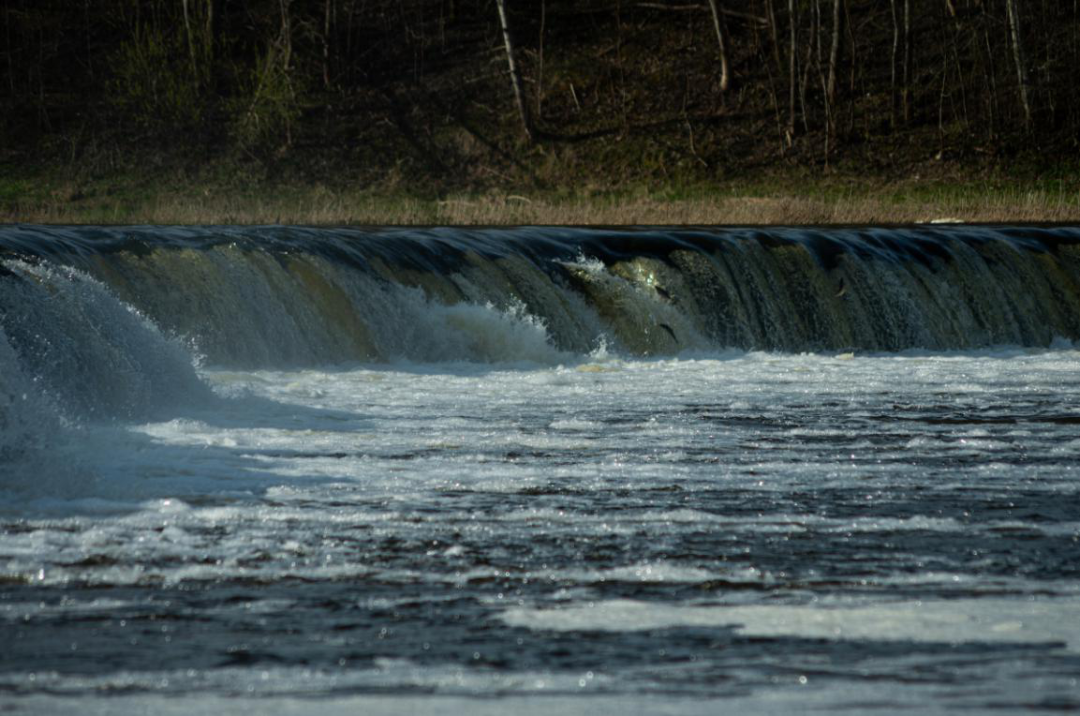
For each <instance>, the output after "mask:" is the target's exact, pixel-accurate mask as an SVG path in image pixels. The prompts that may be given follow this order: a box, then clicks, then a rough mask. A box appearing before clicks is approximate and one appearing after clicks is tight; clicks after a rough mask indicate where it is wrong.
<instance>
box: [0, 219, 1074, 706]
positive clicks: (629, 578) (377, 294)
mask: <svg viewBox="0 0 1080 716" xmlns="http://www.w3.org/2000/svg"><path fill="white" fill-rule="evenodd" d="M1078 339H1080V228H1063V227H1056V228H1051V227H930V226H925V227H906V228H888V229H886V228H881V229H866V228H863V229H859V228H830V229H825V228H819V229H795V228H778V229H751V228H724V229H706V228H700V229H689V228H687V229H658V228H653V229H569V228H518V229H451V228H442V229H404V228H401V229H329V228H328V229H314V228H293V227H261V228H259V227H251V228H238V227H201V228H200V227H186V228H179V227H126V228H102V227H82V228H74V227H31V226H26V227H23V226H11V227H0V642H2V643H3V648H0V712H7V711H13V712H18V713H43V714H64V713H71V714H79V716H86V714H109V716H116V715H117V714H134V713H178V714H179V713H183V714H192V713H218V712H229V713H233V712H237V713H239V712H243V713H259V714H270V715H271V716H300V715H301V714H304V715H306V714H308V713H310V712H311V711H312V709H314V710H316V711H319V712H320V713H323V712H326V713H388V714H407V713H476V714H485V713H490V714H496V713H498V714H502V713H506V712H513V713H522V714H529V713H553V712H558V713H561V714H567V715H568V716H586V715H588V716H599V715H601V714H612V715H617V716H629V715H630V714H653V713H668V714H687V715H691V714H693V715H695V716H696V715H697V714H712V713H724V712H726V711H732V710H738V711H739V712H740V713H744V714H747V715H748V716H750V715H753V716H757V715H758V714H777V713H782V714H787V713H792V712H799V711H805V710H807V709H810V708H813V709H815V710H818V711H821V712H822V713H840V712H850V711H854V712H859V713H862V712H864V711H867V710H869V709H871V708H873V709H875V710H881V711H885V712H893V711H898V710H900V709H904V710H907V711H911V712H914V713H920V714H923V713H946V712H948V713H953V712H955V711H956V710H960V709H963V710H965V711H966V712H972V711H975V712H979V713H982V712H987V711H990V710H993V711H994V712H1000V711H1001V710H1008V711H1010V712H1011V711H1016V710H1055V711H1062V710H1069V709H1073V710H1075V709H1076V708H1080V683H1078V681H1077V679H1076V675H1077V674H1078V673H1080V560H1078V559H1077V545H1078V544H1080V521H1078V519H1077V515H1080V481H1078V480H1077V474H1078V469H1080V467H1078V466H1080V438H1078V435H1077V425H1078V424H1080V414H1078V409H1077V406H1078V405H1080V342H1078ZM907 349H912V350H907ZM312 699H314V701H313V700H312Z"/></svg>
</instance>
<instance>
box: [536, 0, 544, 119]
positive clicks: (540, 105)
mask: <svg viewBox="0 0 1080 716" xmlns="http://www.w3.org/2000/svg"><path fill="white" fill-rule="evenodd" d="M546 30H547V0H540V40H539V42H538V43H537V50H536V116H537V117H538V118H540V119H541V120H542V119H543V116H544V34H545V31H546Z"/></svg>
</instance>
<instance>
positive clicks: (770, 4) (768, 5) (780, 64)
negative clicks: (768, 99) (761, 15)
mask: <svg viewBox="0 0 1080 716" xmlns="http://www.w3.org/2000/svg"><path fill="white" fill-rule="evenodd" d="M765 17H766V18H767V19H768V23H769V41H770V42H772V51H773V60H774V61H775V62H776V71H777V72H779V73H780V74H781V76H782V75H783V72H784V61H783V60H782V59H780V31H779V30H778V29H777V27H776V6H775V0H765Z"/></svg>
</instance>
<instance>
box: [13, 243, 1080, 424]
mask: <svg viewBox="0 0 1080 716" xmlns="http://www.w3.org/2000/svg"><path fill="white" fill-rule="evenodd" d="M0 252H2V253H0V256H2V257H3V266H4V269H3V271H4V275H3V276H2V277H0V301H2V302H3V303H0V311H2V312H3V313H2V315H3V321H4V323H3V327H4V333H5V334H6V335H5V337H4V341H6V342H11V343H12V346H11V348H13V349H14V351H15V352H16V353H19V354H21V355H24V357H29V356H38V358H35V359H34V360H37V361H39V362H40V361H41V357H42V356H48V357H47V358H46V359H45V361H44V362H45V364H46V365H47V366H48V367H50V368H51V369H55V370H59V371H64V372H65V373H70V371H71V370H76V371H77V370H79V369H85V364H86V363H87V362H88V361H91V360H93V359H94V358H97V359H100V360H102V361H105V362H111V361H115V360H119V361H120V362H121V363H122V364H125V365H127V366H128V370H127V371H126V374H127V375H129V376H130V375H138V376H140V380H141V381H142V384H143V385H149V384H150V383H152V382H153V381H154V380H155V379H157V378H160V375H159V373H160V371H157V368H155V367H153V366H147V365H143V363H145V362H146V361H147V360H152V359H149V358H148V357H146V356H145V355H143V351H142V349H143V348H145V346H134V345H131V344H130V341H135V340H142V339H136V338H134V337H133V336H137V335H141V336H143V339H146V340H149V338H148V336H149V334H147V333H146V331H153V330H154V329H153V327H143V328H142V329H140V330H136V331H129V330H124V329H121V328H120V327H119V325H117V324H115V320H114V319H115V317H116V316H117V315H119V314H118V313H117V311H118V310H120V309H119V307H117V306H112V307H106V306H105V304H106V303H108V302H109V300H110V298H109V296H115V297H116V298H118V299H119V300H120V301H121V302H122V303H123V304H126V305H127V306H129V307H132V308H133V309H135V311H136V312H137V314H141V316H145V317H146V318H148V319H150V320H151V321H153V323H154V324H156V326H157V328H159V329H160V330H161V331H163V332H164V334H165V335H168V336H173V337H176V338H182V339H183V340H185V341H189V342H191V343H192V344H193V345H194V346H195V347H196V349H197V350H198V352H199V353H200V354H202V355H203V356H204V357H205V360H206V362H207V363H208V364H210V365H220V366H233V367H248V368H250V367H285V366H302V365H317V364H334V363H342V362H356V361H360V362H373V361H387V360H398V359H407V360H413V361H423V362H430V361H446V360H450V361H455V360H468V361H479V362H491V361H495V362H499V361H535V362H540V363H555V362H559V361H560V360H565V359H566V358H567V357H568V356H567V355H566V354H571V355H574V354H577V355H581V354H586V353H588V352H590V351H592V350H595V349H596V348H597V347H598V346H600V345H604V346H606V347H607V348H608V350H611V351H614V352H618V353H621V354H626V355H631V356H634V355H636V356H655V355H673V354H677V353H679V352H681V351H684V350H687V349H691V350H692V349H717V348H741V349H763V350H780V351H795V352H799V351H818V350H833V351H843V350H877V351H880V350H889V351H891V350H899V349H905V348H926V349H932V350H941V349H968V348H976V347H982V346H991V345H1021V346H1046V345H1048V344H1050V343H1051V342H1052V341H1053V340H1054V339H1055V338H1064V339H1070V340H1071V339H1076V338H1078V337H1080V229H1075V228H1060V227H1059V228H1035V227H1020V228H996V227H912V228H891V229H856V228H837V229H825V228H821V229H793V228H792V229H783V228H778V229H763V228H762V229H751V228H729V229H648V230H645V229H639V230H621V229H610V230H606V229H569V228H519V229H449V228H447V229H386V230H357V229H314V228H286V227H263V228H223V227H206V228H167V227H164V228H159V227H134V228H59V227H8V228H4V229H2V230H0ZM75 294H80V295H79V296H76V295H75ZM35 303H36V304H44V306H42V305H34V304H35ZM110 315H111V316H112V317H113V318H109V317H108V316H110ZM126 320H127V321H128V322H131V321H136V322H137V321H139V320H145V319H142V318H136V314H135V313H131V315H130V316H129V317H128V318H127V319H126ZM72 321H75V322H76V323H79V324H80V325H83V326H85V324H89V325H90V328H85V327H83V328H80V329H78V330H72V327H71V325H69V324H70V323H71V322H72ZM20 325H22V326H23V327H22V328H20ZM95 331H96V333H95V335H94V336H91V335H90V333H93V332H95ZM119 336H123V338H122V339H121V340H119V341H118V340H117V338H118V337H119ZM153 340H154V341H157V342H159V343H160V342H162V341H164V339H163V338H162V337H161V336H160V335H157V336H156V337H154V338H153ZM72 342H79V345H80V347H78V348H76V347H75V346H72V349H73V350H75V351H76V352H75V353H70V352H65V348H64V345H65V344H69V343H72ZM166 342H167V341H166ZM162 345H164V343H163V344H162ZM94 346H96V347H94ZM5 350H7V349H6V348H5ZM95 351H96V352H95ZM88 352H89V353H90V355H89V356H88V355H87V353H88ZM117 352H118V353H117ZM76 355H77V358H76V357H75V356H76ZM117 355H119V357H117ZM80 366H82V368H80ZM155 371H157V372H155ZM125 385H126V386H127V387H125V388H124V390H122V391H121V392H120V394H119V395H118V396H117V397H116V400H117V401H120V402H124V401H128V402H129V403H130V402H131V400H132V396H131V395H130V393H131V391H132V390H138V389H139V388H138V387H137V386H136V387H135V388H132V387H130V385H128V384H125ZM113 408H114V409H118V410H121V411H122V410H123V409H130V406H129V407H128V408H124V407H123V406H120V405H117V406H113Z"/></svg>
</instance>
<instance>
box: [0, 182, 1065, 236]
mask: <svg viewBox="0 0 1080 716" xmlns="http://www.w3.org/2000/svg"><path fill="white" fill-rule="evenodd" d="M0 221H2V222H5V223H49V224H305V225H346V224H348V225H368V226H371V225H458V226H466V225H521V224H562V225H641V224H652V225H658V224H659V225H720V224H728V225H732V224H740V225H745V224H751V225H753V224H759V225H777V224H907V223H925V222H933V221H960V222H970V223H1052V222H1060V223H1073V222H1075V223H1080V191H1077V190H1071V191H1067V190H1064V189H1062V188H1046V187H1031V186H1026V187H1025V186H1014V187H1004V188H1002V187H980V186H977V185H966V186H961V187H956V186H932V187H927V186H884V187H877V188H873V189H867V188H859V189H854V190H851V189H837V188H835V187H832V188H826V189H821V188H807V187H802V188H794V189H790V188H789V189H774V190H761V189H758V190H753V191H744V192H739V191H736V190H732V189H730V188H729V189H725V190H720V191H713V192H705V191H697V192H687V193H683V194H681V195H677V194H673V193H672V192H666V193H665V192H656V193H649V192H632V193H621V194H606V195H594V196H560V195H557V194H536V195H522V194H493V193H489V194H481V195H458V196H450V197H447V198H442V199H434V198H415V197H400V196H386V195H373V194H368V193H364V192H350V191H331V190H328V189H326V188H315V189H311V188H296V187H292V188H286V189H277V190H267V191H264V192H220V193H208V192H198V193H197V192H193V191H170V192H165V191H161V192H151V193H147V194H143V195H135V196H132V195H121V196H116V195H109V194H106V195H103V196H100V197H94V196H91V197H84V196H79V195H75V196H66V195H64V193H63V192H60V193H59V194H58V193H57V192H56V191H53V192H50V193H48V194H46V195H45V196H43V197H36V198H35V197H32V196H21V197H18V198H17V199H16V200H14V201H8V202H5V203H3V204H0Z"/></svg>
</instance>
